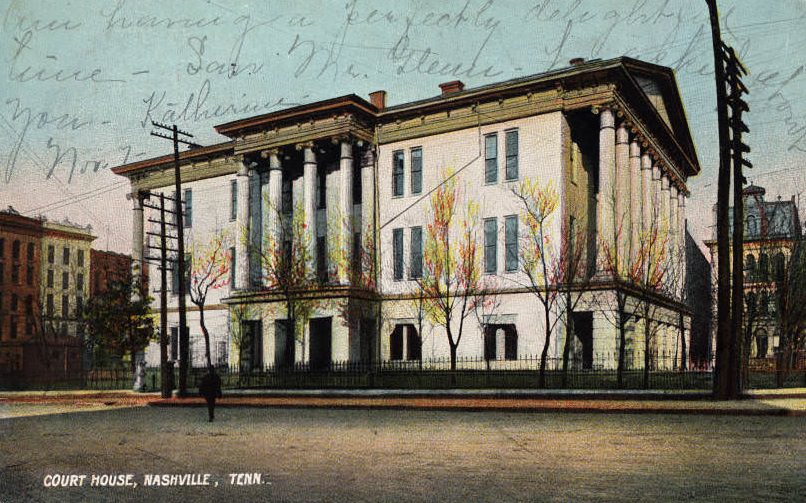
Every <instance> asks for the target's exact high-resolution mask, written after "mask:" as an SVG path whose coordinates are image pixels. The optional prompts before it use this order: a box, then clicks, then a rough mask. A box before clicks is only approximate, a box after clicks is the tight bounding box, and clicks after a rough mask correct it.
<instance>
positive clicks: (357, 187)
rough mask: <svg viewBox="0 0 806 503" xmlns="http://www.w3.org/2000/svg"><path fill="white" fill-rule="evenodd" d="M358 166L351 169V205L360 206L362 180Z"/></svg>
mask: <svg viewBox="0 0 806 503" xmlns="http://www.w3.org/2000/svg"><path fill="white" fill-rule="evenodd" d="M361 169H362V168H361V166H360V164H359V165H358V166H357V168H356V167H354V168H353V204H361V191H362V190H363V180H362V179H361Z"/></svg>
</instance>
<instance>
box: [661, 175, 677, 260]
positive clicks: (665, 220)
mask: <svg viewBox="0 0 806 503" xmlns="http://www.w3.org/2000/svg"><path fill="white" fill-rule="evenodd" d="M670 192H671V185H670V183H669V177H667V176H663V175H661V193H660V219H659V221H658V224H659V225H660V229H659V230H660V235H661V236H663V237H665V238H666V264H665V265H666V269H667V271H668V270H669V269H670V267H669V265H670V264H671V263H672V262H671V261H672V253H673V252H674V244H673V239H674V238H673V237H672V226H671V221H670V220H669V215H670V211H671V210H670V209H669V208H670V206H671V205H670V204H669V201H670V199H671V196H670Z"/></svg>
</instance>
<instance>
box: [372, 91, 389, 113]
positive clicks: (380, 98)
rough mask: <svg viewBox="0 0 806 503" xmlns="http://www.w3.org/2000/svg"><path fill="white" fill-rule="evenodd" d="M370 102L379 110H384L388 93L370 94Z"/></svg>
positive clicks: (377, 92) (376, 92)
mask: <svg viewBox="0 0 806 503" xmlns="http://www.w3.org/2000/svg"><path fill="white" fill-rule="evenodd" d="M369 102H370V103H372V104H373V105H375V108H377V109H378V110H383V109H384V108H386V91H375V92H373V93H369Z"/></svg>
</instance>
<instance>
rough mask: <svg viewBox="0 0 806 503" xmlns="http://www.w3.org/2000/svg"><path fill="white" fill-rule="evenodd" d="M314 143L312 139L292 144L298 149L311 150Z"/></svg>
mask: <svg viewBox="0 0 806 503" xmlns="http://www.w3.org/2000/svg"><path fill="white" fill-rule="evenodd" d="M313 147H314V143H313V141H303V142H300V143H296V144H294V148H295V149H297V150H298V151H299V150H313Z"/></svg>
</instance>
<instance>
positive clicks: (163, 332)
mask: <svg viewBox="0 0 806 503" xmlns="http://www.w3.org/2000/svg"><path fill="white" fill-rule="evenodd" d="M165 199H166V197H165V194H160V205H159V207H157V206H151V205H148V204H144V205H145V206H146V207H147V208H151V209H154V210H159V212H160V219H159V220H153V219H149V220H148V221H149V222H151V223H155V224H159V226H160V232H159V233H153V232H147V233H146V234H148V235H149V236H155V237H159V238H160V246H159V250H160V256H159V257H151V256H146V257H145V259H146V260H149V261H156V260H159V270H160V374H161V380H160V389H161V392H162V393H161V395H162V397H163V398H170V396H171V392H172V391H173V387H174V386H173V365H169V363H170V362H169V361H168V262H169V261H170V262H175V261H176V260H175V259H171V258H168V251H169V248H168V244H167V240H168V238H169V237H171V239H176V238H175V237H174V236H168V232H167V230H166V226H167V225H168V224H167V223H166V221H165V220H166V219H165V213H166V211H167V210H166V209H165ZM167 199H170V198H167ZM168 213H172V212H170V211H168ZM148 247H149V249H155V248H157V247H156V246H152V245H149V246H148ZM170 251H174V252H175V251H177V250H176V249H170Z"/></svg>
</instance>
